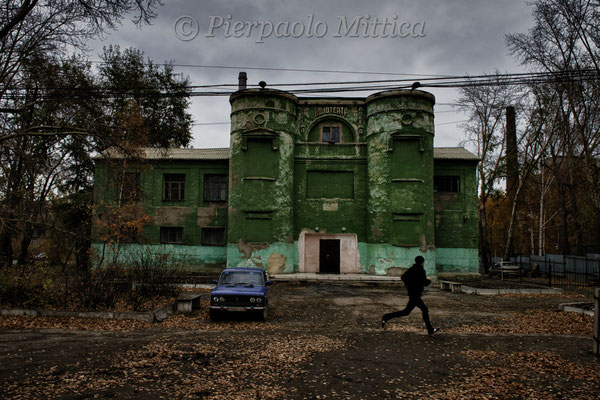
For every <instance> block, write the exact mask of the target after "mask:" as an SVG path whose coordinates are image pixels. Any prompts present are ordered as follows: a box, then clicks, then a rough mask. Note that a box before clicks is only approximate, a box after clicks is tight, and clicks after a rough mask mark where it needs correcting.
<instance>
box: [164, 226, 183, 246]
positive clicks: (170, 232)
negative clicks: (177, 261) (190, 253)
mask: <svg viewBox="0 0 600 400" xmlns="http://www.w3.org/2000/svg"><path fill="white" fill-rule="evenodd" d="M160 242H161V243H173V244H181V243H183V228H181V227H177V228H173V227H168V228H160Z"/></svg>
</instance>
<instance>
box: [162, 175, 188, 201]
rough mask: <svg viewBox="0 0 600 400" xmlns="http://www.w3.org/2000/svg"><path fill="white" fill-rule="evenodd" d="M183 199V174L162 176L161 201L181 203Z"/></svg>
mask: <svg viewBox="0 0 600 400" xmlns="http://www.w3.org/2000/svg"><path fill="white" fill-rule="evenodd" d="M184 199H185V174H164V175H163V201H183V200H184Z"/></svg>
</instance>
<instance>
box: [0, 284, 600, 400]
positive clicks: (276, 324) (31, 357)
mask: <svg viewBox="0 0 600 400" xmlns="http://www.w3.org/2000/svg"><path fill="white" fill-rule="evenodd" d="M586 300H587V301H589V298H586V297H584V296H583V295H580V294H574V293H571V294H563V295H522V296H517V295H509V296H490V297H484V296H474V295H466V294H452V293H448V292H441V291H439V290H437V289H431V290H429V291H428V292H427V293H426V294H425V296H424V301H425V302H426V303H427V305H428V306H429V309H430V314H431V319H432V321H433V323H434V325H435V326H439V327H440V328H441V330H440V332H438V333H436V334H435V335H433V336H428V335H427V334H426V332H425V329H424V326H423V322H422V320H421V316H420V313H419V312H418V310H415V311H414V312H413V314H411V315H410V316H409V317H407V318H404V319H398V320H394V321H392V322H390V323H388V326H387V327H386V329H385V330H381V329H380V326H379V324H380V318H381V315H382V314H383V313H385V312H388V311H391V310H396V309H399V308H402V307H403V306H404V304H405V303H406V292H405V290H404V289H402V288H399V287H396V286H380V285H367V284H364V285H348V284H285V283H277V284H275V285H274V286H273V287H272V299H271V314H270V317H269V320H268V321H267V322H266V323H261V322H256V321H253V320H251V319H249V318H246V317H244V316H242V315H234V316H233V317H232V318H231V319H230V320H227V321H224V322H219V323H212V322H210V321H209V320H208V313H207V300H205V301H204V303H203V307H202V309H201V310H198V311H195V312H194V313H193V314H191V315H185V316H184V315H174V316H172V317H170V318H169V319H167V320H166V321H164V322H163V323H161V324H146V323H141V322H132V321H114V320H111V321H103V320H85V319H57V318H39V317H33V318H27V317H0V388H1V389H0V397H1V398H7V399H34V398H35V399H43V398H58V399H87V398H132V399H144V400H150V399H180V398H182V399H183V398H190V399H193V398H196V399H423V398H431V399H484V398H489V399H597V398H600V385H599V383H598V382H600V362H599V360H598V358H597V357H596V356H594V355H593V354H592V353H591V348H592V325H593V318H591V317H588V316H583V315H579V314H573V313H564V312H558V311H556V310H557V306H558V304H559V303H565V302H574V301H586Z"/></svg>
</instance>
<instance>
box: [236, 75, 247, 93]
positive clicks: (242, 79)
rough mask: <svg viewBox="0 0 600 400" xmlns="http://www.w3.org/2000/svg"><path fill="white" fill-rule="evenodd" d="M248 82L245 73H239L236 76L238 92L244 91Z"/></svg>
mask: <svg viewBox="0 0 600 400" xmlns="http://www.w3.org/2000/svg"><path fill="white" fill-rule="evenodd" d="M247 82H248V75H246V73H245V72H240V74H239V75H238V90H244V89H246V83H247Z"/></svg>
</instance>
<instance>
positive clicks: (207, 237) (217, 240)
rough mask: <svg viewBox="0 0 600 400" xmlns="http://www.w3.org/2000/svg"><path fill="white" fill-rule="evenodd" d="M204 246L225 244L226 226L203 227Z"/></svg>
mask: <svg viewBox="0 0 600 400" xmlns="http://www.w3.org/2000/svg"><path fill="white" fill-rule="evenodd" d="M201 243H202V246H225V228H217V227H204V228H202V242H201Z"/></svg>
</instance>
